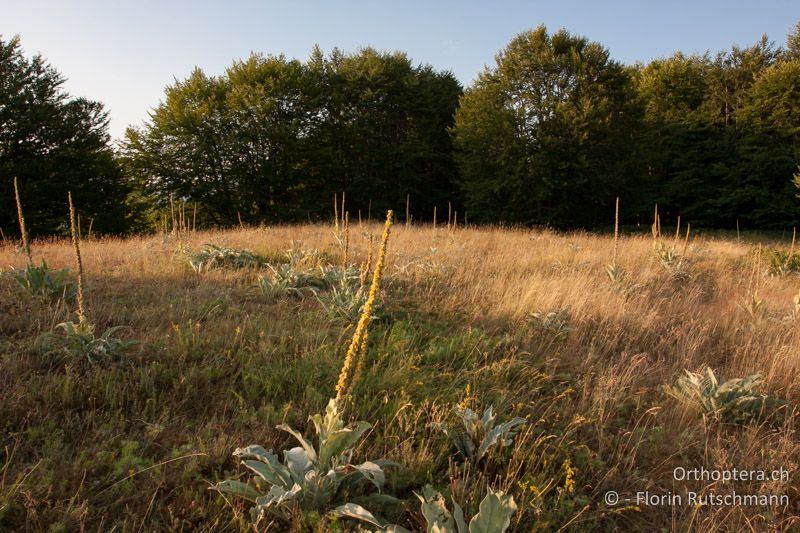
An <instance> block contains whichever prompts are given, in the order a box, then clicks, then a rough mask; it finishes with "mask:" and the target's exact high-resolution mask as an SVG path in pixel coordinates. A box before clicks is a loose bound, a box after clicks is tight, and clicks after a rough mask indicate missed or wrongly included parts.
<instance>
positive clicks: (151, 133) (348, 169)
mask: <svg viewBox="0 0 800 533" xmlns="http://www.w3.org/2000/svg"><path fill="white" fill-rule="evenodd" d="M460 93H461V87H460V85H459V84H458V82H457V81H456V80H455V78H454V77H453V76H452V74H450V73H439V72H435V71H434V70H433V69H431V68H430V67H427V66H418V67H415V66H414V65H412V63H411V61H410V60H409V59H408V57H406V56H405V54H402V53H391V54H390V53H380V52H378V51H376V50H374V49H372V48H365V49H363V50H361V51H359V52H358V53H356V54H344V53H342V52H340V51H339V50H334V51H333V52H331V54H330V55H329V56H327V57H326V56H325V55H324V54H323V53H322V51H321V50H320V49H319V48H315V49H314V50H313V51H312V54H311V58H310V59H309V61H308V62H306V63H303V62H300V61H297V60H291V61H290V60H287V59H286V58H284V57H282V56H279V57H274V56H266V57H265V56H261V55H252V56H251V57H250V58H248V59H247V60H245V61H240V62H237V63H235V64H234V65H233V66H231V67H230V68H229V69H227V71H226V72H225V74H224V75H222V76H219V77H210V76H207V75H206V74H205V73H203V72H202V71H200V70H196V71H195V72H194V73H192V75H191V76H190V77H189V78H188V79H186V80H184V81H180V82H176V83H175V84H174V85H173V86H171V87H168V88H167V94H166V100H165V101H164V102H163V103H162V104H161V105H159V106H158V107H157V108H156V109H155V110H154V112H153V113H152V115H151V121H150V122H149V123H148V124H146V125H145V126H144V127H143V128H141V129H138V130H137V129H129V130H128V133H127V142H126V144H125V150H124V153H125V160H126V166H127V168H128V169H129V171H130V173H131V174H132V175H133V176H135V177H136V179H137V180H138V182H139V183H140V185H141V188H142V189H143V190H144V191H146V192H147V193H148V194H152V195H155V197H156V198H157V199H158V201H159V202H160V203H161V204H162V205H163V204H165V203H167V202H169V198H170V196H173V197H174V198H177V199H183V200H187V201H196V202H198V203H199V204H200V205H201V209H200V213H201V214H202V215H203V217H206V220H205V222H211V223H216V224H230V223H234V222H235V221H236V220H237V215H239V216H241V218H242V219H243V220H245V221H248V222H251V223H254V222H260V221H275V220H306V219H307V218H308V217H315V218H320V217H327V216H329V212H330V210H331V206H330V202H331V198H332V196H333V194H334V193H338V192H340V191H346V194H347V199H348V203H347V205H348V206H349V209H350V210H351V211H353V212H355V210H357V209H361V210H362V212H363V213H364V214H365V215H366V212H367V210H368V207H369V206H370V205H372V206H373V207H375V209H376V210H378V209H383V208H395V209H396V208H397V207H399V206H400V205H402V203H403V202H404V201H405V198H406V194H411V195H412V196H413V197H414V198H415V209H420V210H427V211H429V212H430V211H432V210H433V205H434V204H433V202H435V201H437V199H438V200H443V201H446V199H447V197H448V194H449V193H450V191H452V189H453V187H452V181H453V177H454V175H455V165H454V163H453V161H452V156H451V153H452V148H451V145H450V138H449V136H448V134H447V128H448V126H450V125H451V124H452V117H453V113H454V111H455V107H456V105H457V102H458V97H459V95H460Z"/></svg>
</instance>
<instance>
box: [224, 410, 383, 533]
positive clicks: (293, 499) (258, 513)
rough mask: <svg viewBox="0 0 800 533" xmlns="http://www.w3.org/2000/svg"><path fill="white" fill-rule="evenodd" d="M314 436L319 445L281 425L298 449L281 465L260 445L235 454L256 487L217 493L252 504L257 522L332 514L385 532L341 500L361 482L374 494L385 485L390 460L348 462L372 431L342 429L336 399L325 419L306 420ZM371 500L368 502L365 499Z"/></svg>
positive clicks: (228, 487)
mask: <svg viewBox="0 0 800 533" xmlns="http://www.w3.org/2000/svg"><path fill="white" fill-rule="evenodd" d="M310 420H311V422H312V423H313V424H314V428H315V431H316V434H317V446H316V447H315V446H314V445H313V444H312V443H311V442H309V441H308V440H306V438H305V437H304V436H303V435H301V434H300V433H299V432H297V431H295V430H294V429H292V428H291V427H289V426H287V425H284V424H281V425H279V426H277V428H278V429H280V430H282V431H285V432H287V433H289V434H290V435H292V436H293V437H294V438H295V439H297V441H298V443H299V444H300V446H297V447H295V448H291V449H289V450H285V451H284V452H283V462H281V461H280V459H279V458H278V456H277V455H276V454H275V453H273V452H272V450H265V449H264V448H263V447H261V446H258V445H252V446H248V447H246V448H239V449H237V450H236V451H234V452H233V455H234V456H235V457H237V458H239V459H240V460H241V462H242V465H243V466H245V467H246V468H247V469H248V470H250V471H251V472H252V473H253V474H255V477H254V483H253V484H249V483H244V482H242V481H239V480H233V479H228V480H225V481H221V482H219V483H217V484H216V485H214V488H215V489H216V490H218V491H220V492H223V493H227V494H232V495H234V496H238V497H242V498H244V499H246V500H249V501H250V502H252V503H253V504H254V505H253V507H252V508H251V509H250V516H251V518H252V520H253V521H254V522H255V523H258V522H259V521H261V520H262V519H263V518H264V517H265V516H267V515H272V516H277V517H280V518H283V519H288V516H289V511H290V510H291V509H293V508H299V509H300V510H302V511H316V512H318V513H321V514H322V513H330V514H333V515H338V516H344V517H349V518H354V519H358V520H361V521H364V522H367V523H370V524H372V525H374V526H377V527H379V528H383V529H386V528H389V527H390V525H389V524H385V523H383V522H382V521H381V520H379V519H377V518H376V517H375V516H374V515H373V514H372V513H370V512H369V511H367V510H366V509H365V508H364V507H362V506H361V505H359V504H358V503H355V502H352V501H351V502H344V501H342V500H341V498H342V495H343V494H344V493H347V494H352V493H353V492H354V491H355V490H357V489H358V487H356V485H357V484H359V483H360V484H363V482H364V481H366V482H368V483H370V484H372V485H373V486H374V487H375V489H377V490H378V491H380V490H381V488H382V487H383V484H384V481H385V475H384V472H383V468H384V467H386V466H395V465H396V463H394V462H391V461H364V462H362V463H360V464H353V463H352V462H351V459H352V456H353V450H352V448H353V446H354V445H355V444H356V442H357V441H358V440H359V439H360V438H361V436H362V435H363V434H364V432H365V431H367V430H368V429H369V428H370V427H371V426H370V424H369V423H367V422H356V423H355V424H353V425H351V426H345V425H344V422H343V421H342V419H341V415H340V411H339V406H338V404H337V402H336V400H335V399H331V400H330V401H329V402H328V406H327V408H326V409H325V413H324V415H320V414H317V415H314V416H312V417H310ZM373 496H378V498H373V499H378V500H380V501H383V502H388V501H396V500H395V499H394V498H392V497H390V496H387V495H380V494H377V495H373ZM367 499H369V498H367Z"/></svg>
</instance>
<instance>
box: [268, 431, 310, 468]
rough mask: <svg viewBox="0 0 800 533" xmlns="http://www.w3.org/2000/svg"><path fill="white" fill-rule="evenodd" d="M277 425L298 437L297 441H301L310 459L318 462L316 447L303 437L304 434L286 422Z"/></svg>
mask: <svg viewBox="0 0 800 533" xmlns="http://www.w3.org/2000/svg"><path fill="white" fill-rule="evenodd" d="M275 427H276V428H277V429H280V430H282V431H285V432H286V433H289V434H290V435H292V436H293V437H294V438H296V439H297V442H299V443H300V446H302V447H303V449H304V450H305V451H306V453H307V454H308V459H309V460H310V461H311V462H312V463H316V462H317V452H316V450H314V447H313V446H312V445H311V443H310V442H308V441H307V440H306V439H305V437H303V436H302V435H301V434H300V433H298V432H297V431H295V430H294V429H292V428H290V427H289V426H287V425H286V424H280V425H278V426H275Z"/></svg>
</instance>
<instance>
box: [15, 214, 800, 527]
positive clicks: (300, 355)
mask: <svg viewBox="0 0 800 533" xmlns="http://www.w3.org/2000/svg"><path fill="white" fill-rule="evenodd" d="M352 228H353V229H352V231H351V238H350V257H351V261H352V262H355V263H357V262H360V261H363V260H364V259H365V257H366V242H367V240H366V234H367V230H370V231H372V232H373V233H379V232H380V229H379V228H378V226H377V225H374V226H372V227H369V228H367V227H366V226H364V227H360V228H357V227H356V226H355V225H353V226H352ZM207 242H211V243H215V244H221V245H226V246H230V247H234V248H248V249H251V250H253V251H254V252H256V253H258V254H260V255H262V256H264V257H266V258H267V259H268V260H270V261H273V262H274V261H280V260H282V259H281V258H282V255H283V253H284V252H285V251H286V250H287V249H289V248H292V247H294V248H305V249H318V250H320V251H322V252H325V253H326V254H327V256H328V257H329V258H330V259H331V261H332V262H333V263H336V264H338V263H339V262H340V261H341V249H340V248H339V246H338V245H337V244H336V242H335V240H334V239H333V237H332V228H331V227H330V226H322V225H316V226H314V225H306V226H287V227H275V228H272V227H269V228H262V229H243V230H236V231H224V232H198V233H196V234H191V235H189V236H188V242H186V243H184V244H185V245H186V246H188V247H189V248H191V249H197V248H199V246H200V245H202V244H203V243H207ZM612 249H613V243H612V238H610V237H604V236H597V235H592V234H582V233H575V234H558V233H553V232H549V231H528V230H508V229H499V228H484V229H481V228H469V229H462V228H459V229H458V230H457V231H455V232H450V231H448V230H446V229H438V230H436V231H434V230H433V229H432V228H431V227H429V226H428V227H425V226H411V227H406V228H402V227H398V228H397V229H396V231H395V232H394V234H393V235H392V238H391V241H390V243H389V254H388V258H387V260H388V264H387V271H386V277H385V288H384V290H383V305H384V309H385V314H386V316H385V317H384V318H383V319H382V320H380V321H376V322H374V323H373V324H372V325H371V326H370V330H371V334H370V339H371V341H370V346H369V349H368V359H367V366H366V368H365V372H364V376H363V380H362V382H361V383H360V384H359V386H358V388H357V391H356V395H355V398H354V402H353V407H352V408H351V409H350V412H348V413H347V416H348V418H352V419H353V420H367V421H369V422H371V423H372V424H373V429H372V430H371V431H370V432H369V433H368V434H367V435H366V436H365V438H363V439H362V440H361V441H360V445H359V448H358V449H357V454H358V456H360V457H370V458H385V459H392V460H395V461H397V462H399V463H400V464H401V467H399V468H390V469H388V470H387V487H386V492H388V493H390V494H394V495H395V496H397V497H399V498H402V499H404V500H405V501H406V502H407V504H406V505H405V507H404V508H401V509H395V510H385V511H384V512H383V514H384V516H386V517H387V518H389V519H392V520H394V521H395V522H397V523H401V524H403V525H405V526H406V527H409V528H412V529H415V530H417V529H419V528H421V527H423V526H424V521H422V518H421V515H420V514H419V507H418V503H417V501H416V499H415V498H414V496H413V494H412V491H415V490H416V491H419V489H420V487H421V486H422V485H424V484H425V483H428V482H430V483H432V484H433V485H435V486H436V487H437V488H439V489H440V490H442V492H445V493H446V492H447V491H449V490H452V492H453V494H454V495H455V496H456V498H457V499H458V500H459V501H460V502H462V503H463V505H464V506H465V510H466V511H467V512H468V513H470V512H474V509H475V507H476V505H477V502H478V501H480V498H481V497H482V495H483V494H484V493H485V491H486V485H487V484H489V485H491V486H493V487H495V488H500V489H503V490H505V491H507V492H510V493H511V494H513V496H514V499H515V500H516V502H517V504H518V506H519V510H518V511H517V513H516V514H515V516H514V521H513V522H512V529H513V530H518V531H529V530H531V529H533V530H541V531H552V530H556V529H558V528H560V527H562V526H566V528H568V529H574V530H579V531H580V530H605V531H614V530H647V531H656V530H675V531H687V530H691V531H712V530H729V531H741V530H754V531H763V530H791V529H797V528H800V499H798V498H799V497H800V494H798V491H799V490H800V474H798V473H797V472H796V470H797V466H798V465H797V463H798V458H799V457H800V438H798V436H797V433H796V430H797V427H798V424H797V421H798V418H797V416H796V414H795V413H794V411H793V406H795V405H798V402H800V386H799V385H798V374H799V373H800V327H798V326H800V322H799V321H800V319H791V318H789V315H790V313H791V309H792V307H793V303H792V298H793V296H794V295H795V294H797V293H798V290H799V289H800V277H798V276H797V275H796V274H791V275H787V276H780V277H778V276H768V275H766V274H765V273H763V272H761V271H759V274H758V276H759V279H760V282H759V283H760V291H759V293H760V296H761V297H762V298H763V299H764V301H765V302H766V304H765V309H764V310H763V312H762V313H759V314H758V315H757V316H755V317H751V316H750V315H748V314H747V313H746V312H744V311H743V310H742V309H741V308H740V307H739V305H738V302H739V301H740V300H741V299H742V298H746V297H747V296H748V290H750V289H749V287H750V286H751V285H752V283H751V282H750V280H749V277H750V274H751V271H752V269H753V253H752V251H753V247H752V246H751V245H745V244H737V243H736V242H734V241H727V240H711V239H708V240H707V239H703V238H700V239H693V240H692V242H691V243H690V244H689V246H688V251H687V257H686V258H685V260H686V262H687V266H686V271H687V273H688V277H687V278H680V279H679V278H675V277H671V276H670V275H669V273H668V272H667V271H666V270H665V269H664V268H663V267H662V266H661V265H660V264H659V263H658V261H657V259H656V258H655V256H654V253H653V248H652V239H651V238H650V237H649V236H648V237H646V238H645V237H641V236H627V237H622V239H621V241H620V243H619V251H618V263H619V265H620V267H621V268H622V269H623V270H624V271H625V273H626V277H625V280H624V281H623V282H622V283H621V284H618V285H614V284H612V283H611V282H610V281H609V279H608V277H607V275H606V273H605V271H604V267H605V265H606V264H608V263H610V262H611V255H612ZM32 252H33V256H34V261H38V260H39V258H40V257H43V258H45V259H46V260H47V262H48V264H49V265H50V267H51V268H60V267H62V266H71V265H72V263H73V255H72V253H73V252H72V248H71V247H70V244H69V242H68V241H48V242H42V241H37V242H34V243H33V244H32ZM82 253H83V261H84V265H85V267H86V287H87V295H86V301H87V314H88V316H89V318H90V320H91V321H92V322H94V323H95V324H96V327H97V329H98V330H99V331H102V330H104V329H105V328H106V327H109V326H113V325H125V326H128V327H129V328H130V329H129V330H127V332H126V333H125V336H127V337H130V338H134V339H137V340H139V341H141V344H140V345H138V347H136V348H135V349H132V350H130V351H129V353H128V355H127V356H126V357H125V358H124V359H123V360H122V361H119V362H112V361H109V362H105V363H103V362H101V363H98V364H95V365H87V364H84V363H83V362H81V361H75V360H65V359H63V358H59V357H55V356H53V355H47V354H41V353H40V352H39V351H37V349H36V342H35V341H36V339H37V337H38V336H39V335H40V334H42V333H44V332H47V331H51V330H52V329H53V327H54V326H55V325H56V324H57V323H59V322H62V321H64V320H68V319H74V310H72V309H69V308H67V307H65V306H64V305H63V304H60V303H56V304H51V303H47V302H43V301H40V300H38V299H32V298H30V297H29V296H28V295H27V294H25V293H24V292H23V291H21V290H20V288H19V287H17V286H16V284H15V282H14V280H13V279H11V277H10V276H8V275H4V276H1V277H0V453H2V462H0V464H2V467H0V469H1V470H0V529H11V530H14V529H20V530H29V531H40V530H45V529H47V528H53V530H78V529H81V528H85V529H86V530H90V531H95V530H104V531H107V530H111V529H114V530H116V531H155V530H206V531H211V530H214V531H225V530H228V531H233V530H237V529H239V528H241V527H244V526H246V525H247V518H246V513H241V512H240V511H243V510H245V506H244V505H243V504H242V503H241V502H236V501H233V500H232V501H230V503H226V501H225V500H224V499H223V498H222V497H221V496H220V495H219V494H218V493H216V492H214V491H209V490H208V488H209V486H210V484H213V483H214V482H216V481H218V480H220V479H223V478H225V477H230V476H232V475H236V473H237V472H240V473H241V471H240V470H239V467H238V466H237V465H236V462H235V461H234V459H233V458H232V457H231V452H232V451H233V450H234V448H236V447H239V446H244V445H247V444H251V443H259V444H262V445H263V446H264V447H265V448H274V449H276V450H282V449H285V448H286V447H287V446H288V445H290V440H289V438H288V437H287V435H286V434H285V433H281V432H279V431H278V430H276V429H275V425H276V424H279V423H281V422H286V423H289V424H290V425H293V426H294V427H296V428H300V429H301V430H305V431H306V433H307V434H308V433H309V431H308V423H307V421H306V420H307V417H308V415H309V414H312V413H317V412H320V411H321V410H322V408H323V407H324V405H325V403H326V402H327V399H328V398H330V397H331V396H332V395H333V388H334V385H335V382H336V377H337V375H338V372H339V369H340V367H341V361H342V356H343V353H344V350H345V349H346V346H347V339H348V338H349V335H350V334H351V331H352V330H351V328H350V327H348V326H346V325H345V324H343V323H341V322H339V321H333V320H331V319H330V318H329V317H328V316H327V315H326V313H325V312H324V310H323V309H322V308H321V306H320V305H319V303H318V302H317V301H316V300H315V299H314V298H313V297H311V298H303V299H297V298H285V299H279V300H277V301H269V300H267V299H266V298H264V296H263V295H262V294H261V293H260V292H259V291H258V289H257V288H256V287H255V283H256V277H257V272H255V271H253V270H222V269H221V270H214V271H211V272H207V273H203V274H200V275H198V274H195V273H194V272H193V271H192V270H191V269H190V268H189V267H188V265H187V263H186V260H185V258H183V257H182V256H181V255H180V254H178V253H176V243H175V242H174V241H172V240H170V239H169V238H166V239H165V238H163V237H161V236H154V237H142V238H131V239H125V240H116V239H102V240H90V241H88V242H85V243H84V244H83V248H82ZM24 264H25V257H24V255H23V254H20V253H18V252H15V250H14V248H12V247H11V246H5V247H3V248H2V249H0V265H2V266H3V268H7V267H10V266H14V267H17V268H21V267H23V266H24ZM537 311H538V312H551V311H554V312H563V314H562V315H561V316H562V318H563V319H564V324H565V326H566V328H565V329H564V331H562V332H561V333H559V332H556V331H552V330H549V329H546V328H545V329H542V328H537V327H535V324H533V323H532V322H531V319H530V318H529V315H530V313H532V312H537ZM705 365H709V366H711V367H712V368H713V369H714V370H715V372H716V373H717V375H721V376H724V377H726V378H728V377H742V376H745V375H749V374H753V373H757V372H760V373H762V374H763V376H764V380H765V384H764V387H763V392H766V393H768V394H770V395H771V396H773V397H775V398H778V399H781V400H785V401H787V402H788V403H787V404H786V405H785V406H784V407H782V408H781V409H780V411H781V412H780V413H773V414H771V415H770V416H768V417H766V419H762V420H761V421H757V422H753V423H751V424H749V425H744V426H741V425H728V424H722V423H719V422H715V421H713V420H711V419H710V418H704V417H703V416H702V415H701V414H700V413H698V412H696V411H694V410H693V409H691V408H690V407H687V406H685V405H683V404H681V403H679V402H678V401H677V400H676V399H674V398H672V397H671V396H669V395H667V394H665V392H664V391H663V388H662V387H663V386H664V385H669V384H673V383H675V380H676V378H677V377H678V376H679V375H680V373H681V372H682V371H683V370H684V369H689V370H693V371H699V370H700V369H702V367H703V366H705ZM468 385H469V389H468V390H469V393H468V395H469V397H468V398H466V399H465V398H464V394H465V389H466V388H467V386H468ZM462 400H466V401H467V402H468V403H470V404H471V405H472V406H473V407H474V408H482V407H483V406H488V405H489V404H493V405H494V407H495V410H496V411H497V412H498V413H499V418H500V419H507V418H511V417H512V416H522V417H526V418H527V420H528V423H527V424H526V425H525V426H524V428H523V430H522V431H521V432H520V434H519V435H518V436H517V438H516V440H515V442H514V446H513V449H512V450H506V451H504V452H503V453H497V454H495V455H494V456H492V457H490V459H489V461H487V462H486V463H485V464H483V465H482V466H481V467H480V468H479V469H478V470H479V471H471V472H465V471H464V470H463V469H460V468H458V467H457V462H456V460H455V458H454V456H453V450H452V449H451V447H450V445H449V442H448V440H447V439H446V437H445V436H444V435H442V433H441V432H439V431H437V430H436V429H435V428H434V427H433V424H434V423H436V422H440V421H443V420H445V419H447V417H448V416H450V415H449V410H450V406H451V405H452V404H453V403H455V402H459V401H462ZM679 466H682V467H685V468H694V467H701V466H702V467H704V468H706V469H715V468H716V469H724V468H737V469H759V470H774V469H778V468H780V467H783V468H784V469H787V470H789V471H790V472H791V475H790V478H789V480H788V481H777V482H772V481H770V482H737V483H724V484H723V483H714V482H687V481H682V482H681V481H675V480H674V479H673V474H672V472H673V469H674V468H675V467H679ZM570 469H571V470H573V471H574V473H573V476H574V486H570V483H568V482H567V480H568V477H569V476H568V471H569V470H570ZM609 490H614V491H618V492H619V493H620V496H621V498H626V497H633V498H635V494H636V492H639V491H650V492H651V493H659V494H660V493H666V492H670V491H671V492H673V493H685V492H686V491H688V490H694V491H697V492H709V491H711V492H717V493H729V492H731V491H733V490H735V491H736V492H738V493H758V494H779V495H780V494H786V495H788V497H789V500H790V505H789V506H787V507H779V506H773V507H744V506H739V507H736V506H734V507H731V506H718V507H703V508H695V507H692V506H690V505H682V506H674V507H671V506H644V505H639V506H636V505H635V502H633V503H624V502H623V503H622V504H620V505H618V506H615V507H610V506H608V505H606V504H605V503H604V501H603V496H604V494H605V493H606V491H609ZM341 525H342V524H339V525H338V526H337V525H335V524H332V523H329V522H327V521H326V520H325V519H324V518H322V519H320V518H319V517H317V518H314V517H308V516H306V517H297V519H296V521H294V522H293V523H292V524H286V523H274V524H273V526H274V527H275V528H276V529H285V528H288V527H293V528H295V529H297V530H302V529H304V528H316V529H318V530H325V529H327V528H332V527H341ZM350 526H352V524H351V525H350ZM350 526H348V527H350Z"/></svg>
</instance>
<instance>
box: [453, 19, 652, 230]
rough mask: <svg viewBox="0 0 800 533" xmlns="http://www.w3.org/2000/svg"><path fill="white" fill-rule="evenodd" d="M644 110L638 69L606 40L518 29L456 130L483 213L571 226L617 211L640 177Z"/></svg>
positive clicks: (476, 208) (467, 189)
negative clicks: (638, 148) (618, 57)
mask: <svg viewBox="0 0 800 533" xmlns="http://www.w3.org/2000/svg"><path fill="white" fill-rule="evenodd" d="M639 114H640V112H639V109H638V106H637V105H636V100H635V97H634V93H633V85H632V83H631V79H630V76H629V74H628V72H627V71H626V70H625V68H623V66H622V65H620V64H619V63H617V62H615V61H613V60H611V59H610V58H609V54H608V50H606V49H605V48H603V47H602V46H601V45H600V44H599V43H595V42H590V41H589V40H587V39H585V38H583V37H578V36H575V35H572V34H570V33H568V32H567V31H565V30H560V31H558V32H556V33H554V34H552V35H551V34H549V33H548V32H547V30H546V29H545V28H544V27H543V26H540V27H539V28H537V29H536V30H533V31H528V32H524V33H522V34H520V35H518V36H517V37H515V38H514V39H513V40H512V41H511V43H510V44H509V45H508V47H507V48H506V49H505V50H503V51H502V52H501V53H500V54H499V55H498V57H497V64H496V65H495V67H494V68H490V69H487V70H486V71H484V72H483V73H482V74H481V75H480V76H479V78H478V80H477V82H476V83H475V85H474V86H473V87H472V88H470V89H469V90H467V91H466V93H465V94H464V96H463V98H462V99H461V107H460V108H459V110H458V112H457V113H456V123H455V127H454V128H453V137H454V141H455V145H456V149H457V150H458V151H457V160H458V162H459V168H460V170H461V185H462V187H463V189H464V193H465V200H466V204H467V207H468V208H469V210H470V212H472V213H474V217H473V218H474V219H479V218H480V219H483V220H504V221H509V222H523V223H537V224H556V225H561V226H574V225H591V224H596V223H598V222H601V221H606V220H608V213H609V212H611V213H613V204H614V199H615V197H616V196H617V195H619V194H620V191H624V190H626V189H627V190H632V189H631V187H633V186H635V182H636V178H635V175H634V174H632V172H631V165H635V159H634V158H635V155H636V153H635V149H632V147H634V146H635V143H634V142H633V141H634V140H635V139H636V128H637V124H638V120H637V117H638V115H639ZM623 204H624V202H623ZM609 206H611V207H610V211H609Z"/></svg>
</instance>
